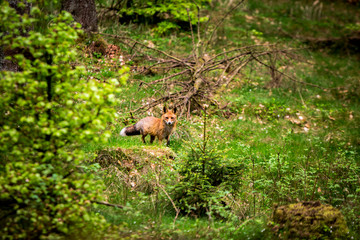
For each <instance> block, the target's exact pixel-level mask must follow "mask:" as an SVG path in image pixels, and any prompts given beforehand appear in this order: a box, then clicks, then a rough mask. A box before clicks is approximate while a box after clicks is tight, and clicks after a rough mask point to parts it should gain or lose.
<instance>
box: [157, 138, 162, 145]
mask: <svg viewBox="0 0 360 240" xmlns="http://www.w3.org/2000/svg"><path fill="white" fill-rule="evenodd" d="M158 140H159V144H160V145H161V143H162V138H160V137H158Z"/></svg>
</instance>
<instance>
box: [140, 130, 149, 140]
mask: <svg viewBox="0 0 360 240" xmlns="http://www.w3.org/2000/svg"><path fill="white" fill-rule="evenodd" d="M140 134H141V135H142V136H141V139H142V141H143V143H146V142H145V137H146V136H147V134H145V133H144V131H143V130H140Z"/></svg>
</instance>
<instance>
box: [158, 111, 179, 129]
mask: <svg viewBox="0 0 360 240" xmlns="http://www.w3.org/2000/svg"><path fill="white" fill-rule="evenodd" d="M175 113H176V107H175V108H174V109H173V110H168V109H166V107H164V114H163V115H162V117H161V120H163V121H164V123H165V124H166V125H169V126H173V125H175V124H176V114H175Z"/></svg>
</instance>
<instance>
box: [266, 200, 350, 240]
mask: <svg viewBox="0 0 360 240" xmlns="http://www.w3.org/2000/svg"><path fill="white" fill-rule="evenodd" d="M269 225H270V227H271V230H272V232H273V233H274V236H275V238H276V239H346V236H347V234H348V232H349V230H348V228H347V225H346V221H345V219H344V217H343V215H342V214H341V212H340V211H339V210H337V209H336V208H334V207H332V206H330V205H326V204H321V203H320V202H301V203H296V204H290V205H285V206H275V209H274V212H273V215H272V222H271V223H270V224H269Z"/></svg>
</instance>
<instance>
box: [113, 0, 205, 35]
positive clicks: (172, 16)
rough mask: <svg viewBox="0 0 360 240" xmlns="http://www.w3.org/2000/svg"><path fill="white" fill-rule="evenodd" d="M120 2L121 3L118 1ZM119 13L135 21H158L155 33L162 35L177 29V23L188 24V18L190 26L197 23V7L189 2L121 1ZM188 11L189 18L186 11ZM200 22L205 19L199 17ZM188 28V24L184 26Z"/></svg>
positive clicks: (200, 4) (177, 0)
mask: <svg viewBox="0 0 360 240" xmlns="http://www.w3.org/2000/svg"><path fill="white" fill-rule="evenodd" d="M120 2H122V1H120ZM208 2H209V0H201V1H199V6H206V4H207V3H208ZM121 5H122V7H121V8H120V11H119V13H120V14H121V16H123V17H124V18H125V19H126V18H132V17H133V18H135V20H137V21H141V20H142V21H144V22H150V21H154V19H158V21H159V22H160V23H159V25H158V27H157V28H156V30H155V32H156V33H159V34H162V33H164V32H165V31H167V30H169V29H175V28H177V27H178V25H177V23H179V22H188V21H189V16H190V19H191V24H193V25H196V24H197V23H198V18H197V5H196V4H195V3H194V1H189V0H170V1H169V0H168V1H164V0H162V1H156V2H152V1H142V0H136V1H132V2H131V3H129V2H128V1H123V4H121ZM187 10H189V16H188V11H187ZM146 19H147V20H146ZM199 20H200V22H203V21H206V20H207V17H201V18H200V19H199ZM186 26H188V24H187V25H186Z"/></svg>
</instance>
